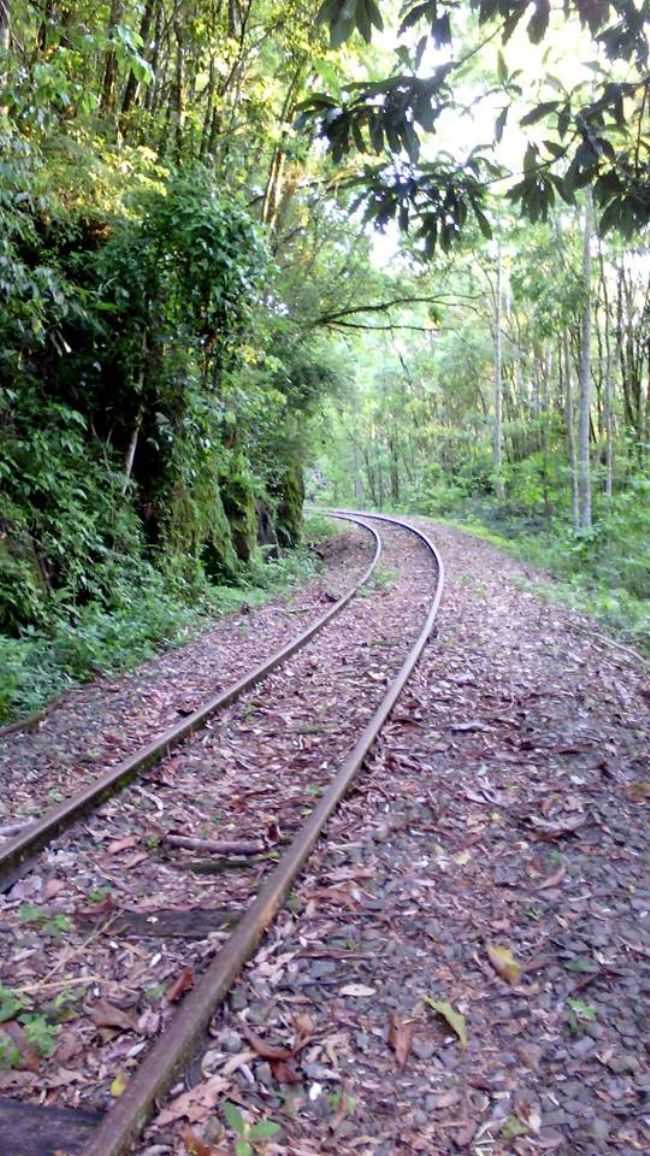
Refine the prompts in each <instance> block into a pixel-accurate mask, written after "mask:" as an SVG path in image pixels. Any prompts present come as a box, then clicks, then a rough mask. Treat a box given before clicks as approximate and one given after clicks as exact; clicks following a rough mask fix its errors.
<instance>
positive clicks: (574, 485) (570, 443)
mask: <svg viewBox="0 0 650 1156" xmlns="http://www.w3.org/2000/svg"><path fill="white" fill-rule="evenodd" d="M562 345H563V351H564V416H565V421H566V440H567V450H568V454H569V474H570V477H571V517H572V521H573V529H574V530H577V529H578V525H579V517H578V471H577V469H576V434H575V422H574V416H573V384H572V381H571V354H570V353H569V335H568V333H567V332H566V331H565V333H564V337H563V339H562Z"/></svg>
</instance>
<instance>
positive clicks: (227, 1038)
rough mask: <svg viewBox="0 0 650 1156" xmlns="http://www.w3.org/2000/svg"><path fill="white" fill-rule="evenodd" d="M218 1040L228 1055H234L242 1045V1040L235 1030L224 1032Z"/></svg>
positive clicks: (240, 1049) (239, 1050)
mask: <svg viewBox="0 0 650 1156" xmlns="http://www.w3.org/2000/svg"><path fill="white" fill-rule="evenodd" d="M219 1042H220V1044H221V1047H222V1048H223V1050H224V1052H227V1053H228V1055H229V1056H236V1055H237V1053H238V1052H241V1051H242V1049H243V1046H244V1041H243V1040H242V1038H241V1036H240V1035H239V1034H238V1033H237V1032H224V1034H223V1036H222V1037H221V1040H220V1041H219Z"/></svg>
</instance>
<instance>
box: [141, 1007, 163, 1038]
mask: <svg viewBox="0 0 650 1156" xmlns="http://www.w3.org/2000/svg"><path fill="white" fill-rule="evenodd" d="M159 1027H160V1012H157V1011H154V1010H153V1008H145V1010H144V1011H143V1012H142V1015H141V1016H140V1018H139V1019H138V1032H139V1033H140V1035H141V1036H147V1037H150V1036H155V1035H156V1033H157V1032H158V1029H159Z"/></svg>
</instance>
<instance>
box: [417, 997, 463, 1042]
mask: <svg viewBox="0 0 650 1156" xmlns="http://www.w3.org/2000/svg"><path fill="white" fill-rule="evenodd" d="M424 1002H425V1003H428V1004H429V1007H432V1008H433V1010H434V1011H435V1012H437V1013H438V1015H439V1016H442V1018H443V1019H444V1020H446V1021H447V1023H448V1024H449V1027H450V1028H451V1029H452V1030H453V1031H454V1032H455V1033H456V1035H457V1036H458V1039H459V1040H460V1046H461V1047H462V1048H466V1047H467V1028H466V1026H465V1016H464V1015H461V1013H460V1012H457V1011H456V1010H455V1009H454V1008H453V1007H452V1006H451V1004H450V1003H447V1002H446V1000H436V999H431V996H429V995H425V997H424Z"/></svg>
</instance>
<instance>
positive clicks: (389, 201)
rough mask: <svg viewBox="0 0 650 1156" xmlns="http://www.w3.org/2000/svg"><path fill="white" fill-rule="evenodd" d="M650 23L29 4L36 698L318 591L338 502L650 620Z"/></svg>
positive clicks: (7, 171)
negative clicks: (459, 532) (308, 503)
mask: <svg viewBox="0 0 650 1156" xmlns="http://www.w3.org/2000/svg"><path fill="white" fill-rule="evenodd" d="M649 24H650V4H649V3H648V0H642V2H637V3H634V2H633V0H614V2H613V3H608V2H607V0H565V3H564V5H563V7H561V8H555V7H554V8H551V5H550V3H549V0H534V2H532V3H528V2H527V0H480V3H474V2H467V0H466V2H464V3H461V4H459V3H457V2H455V0H426V2H419V3H414V0H409V2H407V3H405V4H401V3H398V2H397V0H395V2H392V0H326V3H324V4H323V3H321V2H320V0H304V2H302V3H299V2H298V0H289V2H288V3H280V2H276V0H138V2H136V0H110V2H107V3H94V4H90V3H87V2H85V0H81V2H80V3H74V4H72V3H67V2H66V0H60V2H59V0H0V74H1V75H0V148H1V155H0V302H1V305H0V666H1V667H2V670H3V677H2V683H1V685H0V721H3V720H8V719H11V718H13V717H14V716H15V715H16V714H18V713H24V712H25V711H27V710H30V709H31V710H33V709H34V708H35V707H37V706H39V705H40V704H42V703H43V702H44V701H46V700H47V699H48V698H50V697H52V696H53V695H55V694H56V693H59V692H60V691H61V690H62V689H64V688H65V687H66V686H67V685H69V684H70V681H71V680H79V679H84V678H87V677H89V676H92V675H93V674H94V673H96V672H98V671H101V670H110V669H112V668H114V667H118V666H123V665H126V664H129V663H133V662H135V661H138V660H139V659H140V658H141V657H142V656H144V655H146V654H147V653H149V652H150V649H151V647H152V646H155V645H158V644H159V643H161V642H169V641H171V640H172V639H173V638H174V637H182V636H183V634H184V632H186V631H188V630H191V629H192V628H193V627H194V626H195V625H196V623H197V621H198V620H199V619H200V617H201V615H204V614H207V613H211V612H213V611H214V610H215V609H219V608H223V607H224V606H227V605H229V604H231V602H232V600H233V599H234V598H237V599H239V600H240V601H241V598H242V597H254V596H257V594H259V595H260V596H263V591H264V589H267V590H268V589H269V588H276V587H277V586H278V585H282V584H283V583H286V582H290V581H292V580H293V579H294V578H295V577H296V576H298V575H299V574H300V573H301V572H303V571H304V570H305V568H308V567H310V566H311V565H312V564H313V563H312V561H311V560H310V557H309V555H308V554H306V553H305V552H304V551H303V550H302V549H301V547H300V545H299V544H300V542H301V538H302V535H303V500H304V497H305V491H306V496H307V497H308V498H309V499H311V500H314V501H316V502H319V503H328V504H330V503H334V504H343V505H350V506H352V505H354V506H355V507H358V508H363V507H365V508H376V509H393V510H401V511H404V512H408V513H423V514H427V515H431V516H433V517H435V518H438V519H451V520H453V521H456V522H461V523H463V524H469V525H471V526H472V527H474V529H475V530H476V531H477V532H478V533H483V534H487V535H492V536H496V538H497V540H498V541H505V542H506V544H507V546H508V548H510V549H513V550H515V551H517V552H519V553H520V554H521V555H523V556H524V557H526V558H528V559H529V560H530V561H531V562H533V563H536V564H539V565H541V566H542V567H543V568H544V569H546V570H547V571H548V572H549V574H550V576H551V584H550V591H551V593H552V592H553V590H555V591H556V592H557V593H559V594H561V595H562V596H563V597H566V598H570V599H573V600H574V601H575V603H576V604H577V605H579V606H581V607H584V608H587V609H590V610H593V611H594V612H596V613H597V614H599V615H600V616H601V618H602V619H603V620H604V621H605V622H606V623H607V624H608V625H609V626H611V627H613V628H615V629H616V630H617V631H619V632H620V634H621V636H622V638H623V639H624V641H625V642H626V643H628V644H631V645H633V646H634V647H637V648H644V647H648V646H649V645H650V620H649V616H648V602H647V599H648V595H649V593H650V547H649V544H648V543H649V540H650V501H649V500H648V499H649V497H650V260H649V254H650V232H649V231H648V222H649V220H650V79H649V74H648V52H649V39H648V25H649ZM269 559H271V561H268V560H269ZM242 592H244V593H242Z"/></svg>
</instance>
